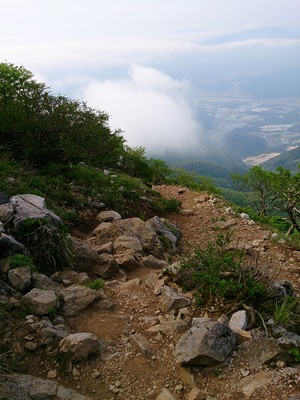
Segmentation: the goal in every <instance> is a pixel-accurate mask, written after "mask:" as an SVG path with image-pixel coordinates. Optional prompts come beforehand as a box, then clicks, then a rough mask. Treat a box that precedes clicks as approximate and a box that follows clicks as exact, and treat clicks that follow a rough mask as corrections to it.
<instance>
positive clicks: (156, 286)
mask: <svg viewBox="0 0 300 400" xmlns="http://www.w3.org/2000/svg"><path fill="white" fill-rule="evenodd" d="M145 283H146V285H147V286H148V287H150V288H151V289H153V290H154V292H153V293H154V294H155V295H158V294H160V293H161V292H162V288H163V287H164V285H165V280H164V279H163V278H160V277H159V275H158V274H155V273H153V272H150V274H149V275H148V276H147V278H146V281H145Z"/></svg>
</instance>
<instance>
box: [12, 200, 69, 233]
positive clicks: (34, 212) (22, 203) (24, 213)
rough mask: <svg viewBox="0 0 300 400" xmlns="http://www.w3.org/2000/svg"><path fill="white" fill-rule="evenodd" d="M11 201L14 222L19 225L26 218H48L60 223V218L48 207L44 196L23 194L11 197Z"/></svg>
mask: <svg viewBox="0 0 300 400" xmlns="http://www.w3.org/2000/svg"><path fill="white" fill-rule="evenodd" d="M9 203H10V204H11V206H12V207H13V210H14V216H13V223H14V225H15V226H19V225H20V224H22V223H23V222H24V221H25V220H26V219H28V218H29V219H48V220H50V221H52V222H53V223H54V224H55V225H57V224H60V223H61V220H60V218H59V217H58V216H57V215H56V214H54V213H53V212H52V211H50V210H48V208H47V207H46V202H45V199H44V198H43V197H40V196H36V195H33V194H22V195H18V196H13V197H11V198H10V200H9Z"/></svg>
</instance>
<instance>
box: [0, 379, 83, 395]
mask: <svg viewBox="0 0 300 400" xmlns="http://www.w3.org/2000/svg"><path fill="white" fill-rule="evenodd" d="M8 399H13V400H54V399H57V400H90V398H89V397H87V396H84V395H82V394H80V393H78V392H76V391H75V390H73V389H68V388H65V387H64V386H61V385H59V384H58V383H57V382H55V381H53V380H46V379H41V378H36V377H35V376H31V375H19V374H9V375H5V376H2V377H1V378H0V400H8Z"/></svg>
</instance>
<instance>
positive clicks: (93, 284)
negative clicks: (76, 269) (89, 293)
mask: <svg viewBox="0 0 300 400" xmlns="http://www.w3.org/2000/svg"><path fill="white" fill-rule="evenodd" d="M83 285H84V286H86V287H88V288H90V289H93V290H100V289H103V288H104V286H105V283H104V281H103V280H102V279H100V278H98V279H95V280H93V281H86V282H84V283H83Z"/></svg>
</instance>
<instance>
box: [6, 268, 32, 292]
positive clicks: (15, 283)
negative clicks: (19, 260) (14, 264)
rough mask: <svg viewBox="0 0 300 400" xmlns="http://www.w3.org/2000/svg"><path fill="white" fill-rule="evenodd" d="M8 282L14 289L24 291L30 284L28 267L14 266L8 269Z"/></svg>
mask: <svg viewBox="0 0 300 400" xmlns="http://www.w3.org/2000/svg"><path fill="white" fill-rule="evenodd" d="M7 278H8V282H9V284H10V285H11V286H12V287H13V288H14V289H16V290H18V291H19V292H21V293H26V292H27V290H28V289H29V288H30V286H31V273H30V269H29V268H24V267H22V268H14V269H11V270H10V271H8V275H7Z"/></svg>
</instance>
